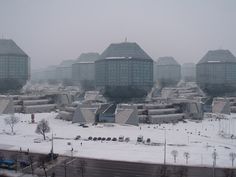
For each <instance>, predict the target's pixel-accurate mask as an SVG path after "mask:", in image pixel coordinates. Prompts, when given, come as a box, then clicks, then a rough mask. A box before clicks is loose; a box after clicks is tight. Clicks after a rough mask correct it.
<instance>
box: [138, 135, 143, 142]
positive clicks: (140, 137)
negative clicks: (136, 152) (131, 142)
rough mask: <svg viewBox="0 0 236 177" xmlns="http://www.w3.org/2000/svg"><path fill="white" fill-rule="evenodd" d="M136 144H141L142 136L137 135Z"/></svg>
mask: <svg viewBox="0 0 236 177" xmlns="http://www.w3.org/2000/svg"><path fill="white" fill-rule="evenodd" d="M137 142H138V143H141V142H143V136H142V135H139V136H138V137H137Z"/></svg>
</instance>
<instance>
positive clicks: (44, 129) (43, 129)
mask: <svg viewBox="0 0 236 177" xmlns="http://www.w3.org/2000/svg"><path fill="white" fill-rule="evenodd" d="M49 132H50V127H49V124H48V121H47V120H45V119H42V120H41V121H40V122H39V123H38V125H37V128H36V130H35V133H37V134H41V135H43V139H44V140H45V139H46V136H45V134H46V133H49Z"/></svg>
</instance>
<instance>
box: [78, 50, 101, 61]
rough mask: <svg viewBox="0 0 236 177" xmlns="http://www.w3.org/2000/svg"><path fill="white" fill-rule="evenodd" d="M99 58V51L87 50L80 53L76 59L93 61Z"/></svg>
mask: <svg viewBox="0 0 236 177" xmlns="http://www.w3.org/2000/svg"><path fill="white" fill-rule="evenodd" d="M98 58H99V53H95V52H89V53H82V54H81V55H80V56H79V58H78V59H77V60H78V62H95V61H96V60H97V59H98Z"/></svg>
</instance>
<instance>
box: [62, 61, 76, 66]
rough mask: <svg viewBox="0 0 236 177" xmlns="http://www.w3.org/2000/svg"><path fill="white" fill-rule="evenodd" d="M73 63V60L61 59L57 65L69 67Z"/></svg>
mask: <svg viewBox="0 0 236 177" xmlns="http://www.w3.org/2000/svg"><path fill="white" fill-rule="evenodd" d="M73 63H75V60H63V61H62V62H61V63H60V65H59V67H71V66H72V64H73Z"/></svg>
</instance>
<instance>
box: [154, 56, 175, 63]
mask: <svg viewBox="0 0 236 177" xmlns="http://www.w3.org/2000/svg"><path fill="white" fill-rule="evenodd" d="M157 65H180V64H179V63H178V62H177V61H176V60H175V59H174V57H169V56H167V57H159V59H158V60H157Z"/></svg>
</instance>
